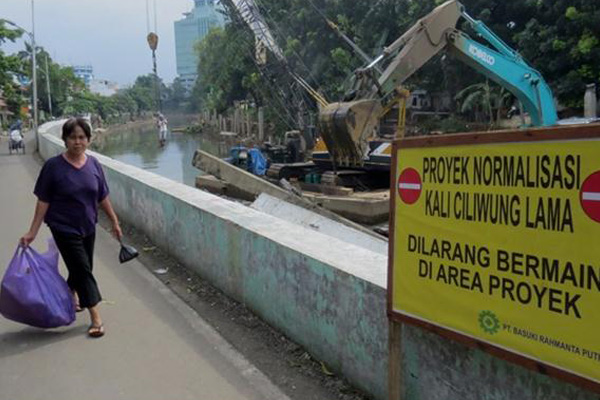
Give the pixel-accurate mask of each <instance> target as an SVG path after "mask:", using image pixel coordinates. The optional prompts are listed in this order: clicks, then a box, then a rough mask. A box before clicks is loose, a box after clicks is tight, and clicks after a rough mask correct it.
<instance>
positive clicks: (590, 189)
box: [579, 171, 600, 222]
mask: <svg viewBox="0 0 600 400" xmlns="http://www.w3.org/2000/svg"><path fill="white" fill-rule="evenodd" d="M579 196H580V200H581V208H583V211H584V212H585V213H586V214H587V216H588V217H590V218H591V219H593V220H594V221H596V222H600V171H596V172H594V173H593V174H591V175H590V176H588V177H587V179H586V180H585V181H584V182H583V185H581V191H580V193H579Z"/></svg>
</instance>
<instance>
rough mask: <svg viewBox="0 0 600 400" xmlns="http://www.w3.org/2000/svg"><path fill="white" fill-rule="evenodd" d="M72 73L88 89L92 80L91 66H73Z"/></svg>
mask: <svg viewBox="0 0 600 400" xmlns="http://www.w3.org/2000/svg"><path fill="white" fill-rule="evenodd" d="M73 73H74V74H75V76H76V77H78V78H80V79H82V80H83V81H84V82H85V86H87V87H90V83H91V82H92V80H93V79H94V68H93V67H92V66H91V65H73Z"/></svg>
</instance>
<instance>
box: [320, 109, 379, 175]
mask: <svg viewBox="0 0 600 400" xmlns="http://www.w3.org/2000/svg"><path fill="white" fill-rule="evenodd" d="M381 111H382V106H381V103H380V102H379V101H378V100H359V101H352V102H347V103H331V104H329V105H327V106H326V107H324V108H322V109H321V112H320V113H319V131H320V134H321V137H322V138H323V141H324V142H325V144H326V145H327V149H328V150H329V153H330V156H331V159H332V160H333V161H335V163H336V164H337V165H340V166H360V165H362V164H363V162H364V159H365V158H366V156H367V155H368V152H369V144H368V139H369V138H370V137H372V136H373V130H374V129H375V127H376V126H377V124H378V123H379V117H380V115H381Z"/></svg>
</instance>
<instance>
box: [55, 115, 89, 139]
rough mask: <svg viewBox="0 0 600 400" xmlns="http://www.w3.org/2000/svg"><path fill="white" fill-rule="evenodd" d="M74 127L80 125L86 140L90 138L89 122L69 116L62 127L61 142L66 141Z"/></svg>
mask: <svg viewBox="0 0 600 400" xmlns="http://www.w3.org/2000/svg"><path fill="white" fill-rule="evenodd" d="M76 127H80V128H81V129H83V132H84V133H85V136H86V137H87V139H88V142H89V141H90V140H92V129H91V128H90V124H89V123H88V122H87V121H86V120H85V119H83V118H69V119H68V120H67V122H65V124H64V125H63V127H62V140H63V142H66V141H67V138H68V137H69V136H71V133H73V131H74V130H75V128H76Z"/></svg>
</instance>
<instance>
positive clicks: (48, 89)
mask: <svg viewBox="0 0 600 400" xmlns="http://www.w3.org/2000/svg"><path fill="white" fill-rule="evenodd" d="M46 91H47V92H48V111H50V119H52V117H53V115H52V95H51V94H50V74H49V73H48V53H46Z"/></svg>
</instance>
